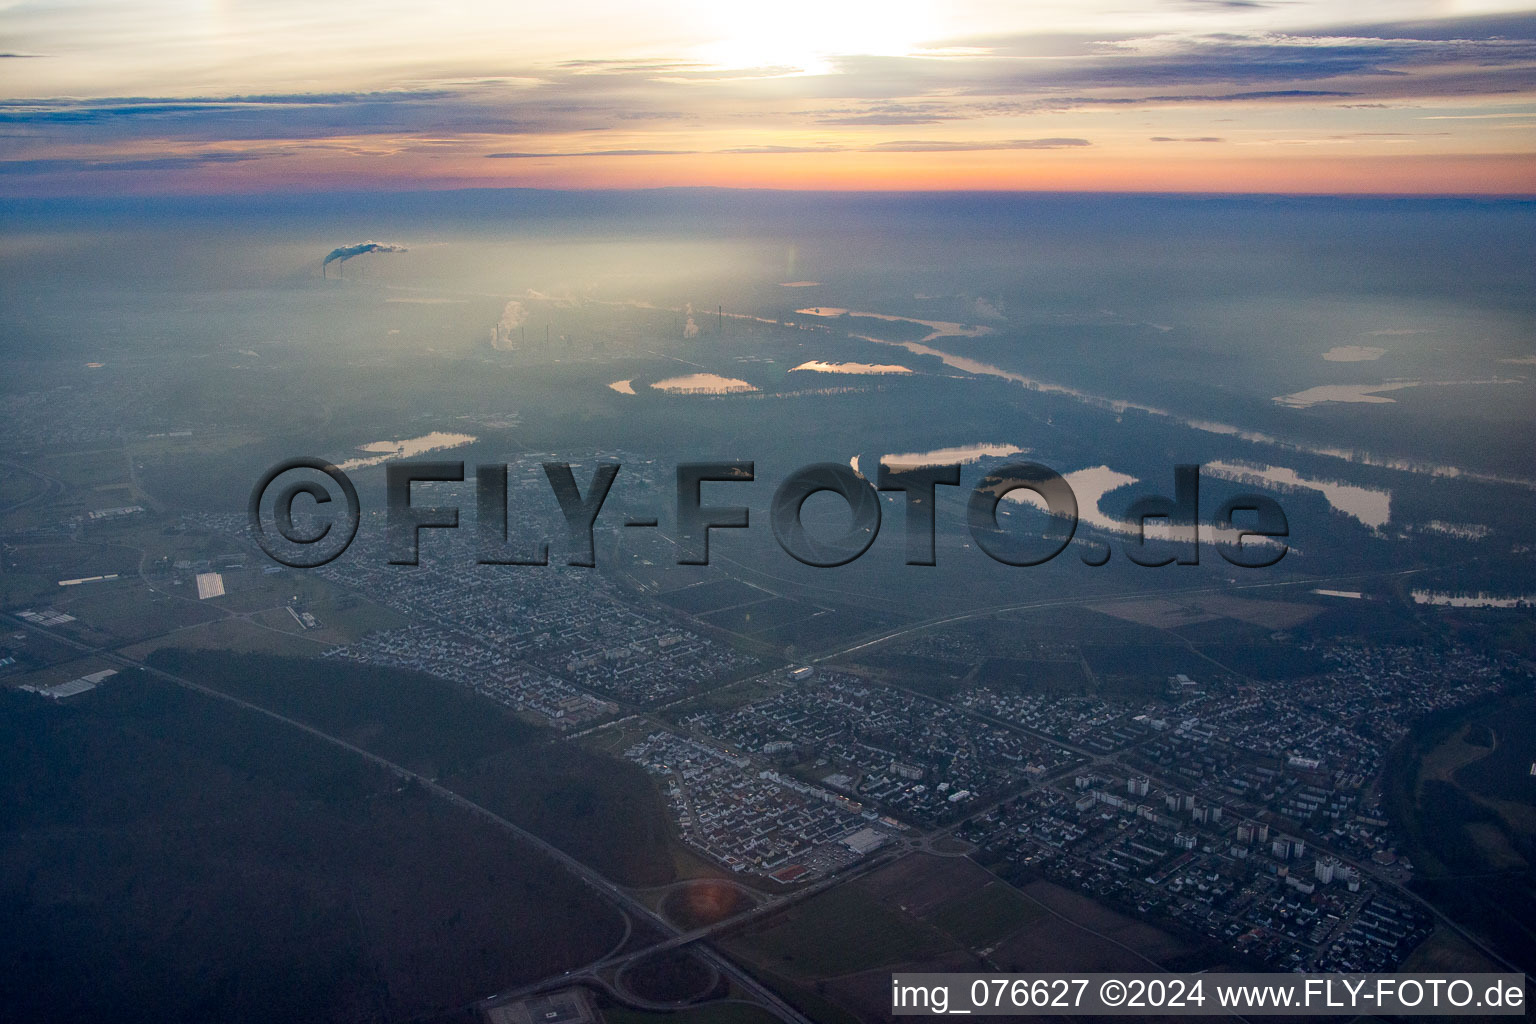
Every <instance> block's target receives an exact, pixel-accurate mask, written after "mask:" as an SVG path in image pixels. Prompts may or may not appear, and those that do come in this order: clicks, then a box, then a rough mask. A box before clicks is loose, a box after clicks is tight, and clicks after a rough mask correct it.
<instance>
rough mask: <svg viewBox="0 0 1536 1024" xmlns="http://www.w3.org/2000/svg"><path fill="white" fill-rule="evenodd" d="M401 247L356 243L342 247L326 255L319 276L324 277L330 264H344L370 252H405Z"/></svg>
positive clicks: (370, 242) (379, 243) (375, 243)
mask: <svg viewBox="0 0 1536 1024" xmlns="http://www.w3.org/2000/svg"><path fill="white" fill-rule="evenodd" d="M405 251H406V248H405V246H403V245H389V244H387V243H385V242H374V241H367V242H358V243H357V244H355V245H343V246H341V247H340V248H337V249H332V250H331V251H330V252H328V253H326V256H325V259H324V260H322V261H321V263H320V274H321V276H322V277H323V276H325V272H326V271H325V268H327V267H329V266H330V265H331V264H332V263H345V262H347V260H349V259H351V258H352V257H354V256H362V255H363V254H365V253H370V252H405Z"/></svg>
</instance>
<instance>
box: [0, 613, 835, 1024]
mask: <svg viewBox="0 0 1536 1024" xmlns="http://www.w3.org/2000/svg"><path fill="white" fill-rule="evenodd" d="M0 621H3V622H5V623H6V624H8V625H10V626H14V627H16V628H18V629H24V630H27V631H29V632H32V633H36V634H39V635H42V636H46V637H48V638H49V639H51V640H54V641H56V642H58V643H62V644H65V645H66V646H69V647H72V648H74V649H75V650H78V651H80V652H82V653H85V654H90V655H94V656H96V657H98V658H101V659H102V660H104V661H108V662H110V663H112V664H114V665H117V666H118V667H120V668H132V669H140V670H142V671H144V672H146V673H148V674H149V675H152V676H155V677H157V678H160V679H164V680H166V681H167V682H170V683H174V684H175V685H177V686H180V687H183V688H184V689H188V690H191V691H193V692H195V693H200V694H203V695H204V696H206V697H211V698H213V699H215V700H221V701H224V702H226V703H228V704H233V705H234V706H236V707H239V708H243V709H245V710H247V711H251V712H254V713H255V714H259V715H265V716H266V717H267V718H270V719H272V720H273V721H276V722H281V723H282V724H283V725H286V726H288V727H290V728H293V729H297V730H299V731H301V732H304V733H308V734H309V735H310V736H313V737H315V738H316V739H319V740H322V741H324V742H326V743H329V744H331V745H332V746H336V747H340V748H341V749H342V750H345V751H347V752H349V753H351V754H353V755H355V756H357V757H359V758H362V759H363V760H365V761H368V762H370V763H372V764H375V765H378V766H379V767H381V768H384V769H387V770H388V771H390V772H393V773H394V774H395V775H396V776H398V777H399V778H401V779H404V780H408V781H410V782H412V783H415V784H417V785H419V786H421V787H422V788H423V789H425V790H426V791H427V792H429V793H432V794H433V795H435V796H438V797H440V798H442V799H443V800H446V801H447V802H448V803H451V804H453V805H454V806H456V807H459V808H462V809H463V810H465V811H468V812H470V813H471V814H473V815H475V816H477V817H479V818H481V819H483V820H485V821H488V822H491V823H492V824H494V825H496V826H498V827H499V828H501V829H503V830H504V831H506V832H508V833H510V834H511V835H513V836H515V837H517V838H518V839H520V840H522V841H523V842H525V843H528V844H529V845H531V846H533V847H535V848H537V849H538V850H539V851H540V852H542V853H544V854H545V855H546V856H548V857H549V858H550V859H552V860H554V861H556V862H557V863H558V864H560V866H561V867H563V868H565V869H566V870H567V871H569V872H571V874H573V875H575V876H576V877H577V878H579V879H581V880H582V881H583V882H585V883H586V884H587V885H588V886H590V887H591V888H592V889H594V890H596V891H597V892H598V893H599V894H600V895H601V896H603V897H604V898H605V899H607V900H608V901H609V902H611V903H613V904H614V905H616V906H617V907H618V908H619V909H620V910H621V911H622V912H624V913H626V914H632V915H634V916H635V917H636V918H639V919H641V920H645V921H648V922H650V923H651V924H653V925H654V926H655V927H656V928H658V929H659V930H661V931H662V932H664V933H666V934H667V935H668V936H669V940H668V942H666V943H663V944H662V945H661V946H658V947H654V948H670V947H671V946H673V945H686V944H687V943H689V942H694V941H697V940H698V939H700V938H703V937H704V936H705V935H706V934H708V932H709V929H700V930H698V931H699V934H697V935H692V936H688V935H686V934H685V933H683V932H682V931H681V930H680V929H678V928H677V927H676V926H675V925H673V924H672V923H671V922H669V921H667V920H666V919H665V918H664V917H662V916H661V915H660V914H657V913H656V912H654V911H652V910H651V908H649V907H647V906H646V905H645V904H644V903H642V902H641V901H640V900H639V899H637V898H636V897H635V896H634V895H632V894H631V893H630V892H629V891H628V890H626V889H624V888H623V887H622V886H620V885H618V884H617V883H615V882H612V881H610V880H609V879H608V878H606V877H604V876H603V875H601V874H599V873H598V872H596V871H594V870H592V869H591V868H589V867H588V866H587V865H585V864H583V863H582V862H581V861H579V860H577V859H576V858H574V857H572V856H570V855H569V854H567V853H566V852H565V851H563V850H561V849H559V848H558V847H556V846H553V845H551V844H550V843H548V842H545V841H544V840H543V839H541V838H540V837H538V836H536V835H534V834H533V833H532V832H529V831H528V830H527V829H524V828H523V827H521V826H520V825H516V824H514V823H512V822H510V821H508V820H507V819H506V818H503V817H502V816H501V815H499V814H496V813H495V812H494V811H491V810H488V809H486V808H485V807H482V806H480V805H479V804H477V803H475V802H474V801H473V800H470V799H468V798H467V797H464V796H461V795H460V794H458V793H455V792H454V791H453V790H451V789H448V788H447V787H446V786H442V785H440V784H438V783H437V782H434V781H433V780H432V779H429V778H426V777H425V776H423V775H419V774H417V773H416V772H413V771H411V770H410V769H409V768H406V767H404V766H402V765H399V764H396V763H395V762H393V761H390V760H389V759H387V758H384V757H380V756H379V755H378V754H375V753H373V752H371V751H368V750H364V749H363V748H362V747H359V746H357V745H356V744H353V743H349V742H347V741H346V740H344V739H341V738H340V737H337V736H332V735H331V734H330V733H327V732H323V731H321V730H320V729H316V728H315V727H314V726H312V725H309V724H307V723H305V722H301V721H299V720H298V719H295V718H290V717H289V716H287V715H284V714H281V713H279V712H276V711H272V710H271V709H269V708H264V707H262V706H260V705H259V704H253V703H251V702H250V701H247V700H242V699H240V698H239V697H234V696H231V695H230V694H227V693H224V692H223V691H221V690H216V689H214V688H213V687H210V686H204V685H203V684H202V683H198V682H194V681H193V680H191V679H187V678H186V677H184V676H179V675H176V674H174V673H171V672H166V671H163V670H162V669H157V668H153V667H151V666H149V665H146V664H144V663H143V662H142V661H139V660H137V659H136V658H129V657H126V656H125V655H122V654H119V653H117V652H116V651H111V650H107V649H105V648H101V647H97V646H95V645H93V644H87V643H83V642H81V641H79V640H75V639H74V638H72V637H69V636H65V635H63V634H61V633H58V632H55V631H54V630H51V629H45V628H43V627H41V626H37V625H35V624H33V623H30V622H27V621H26V620H25V619H20V618H16V617H14V616H11V615H5V614H0ZM699 953H700V955H701V956H702V957H703V958H704V959H705V960H707V961H708V962H709V963H710V965H711V966H713V967H714V968H715V969H716V970H718V971H720V972H721V973H722V974H724V975H725V976H726V977H728V978H730V979H731V980H732V981H734V982H736V983H737V984H738V985H739V986H741V988H742V989H743V990H744V991H746V992H749V993H751V995H752V996H753V997H754V998H755V999H757V1000H758V1001H759V1002H761V1003H762V1004H763V1005H764V1006H766V1007H767V1008H768V1009H770V1010H771V1011H772V1012H773V1013H774V1014H775V1015H776V1016H778V1017H779V1018H780V1019H781V1020H783V1021H786V1022H788V1024H812V1022H811V1020H810V1018H808V1017H806V1016H805V1015H804V1014H802V1013H801V1012H800V1011H799V1010H797V1009H795V1008H794V1007H793V1006H791V1005H789V1003H787V1002H785V1001H784V1000H783V999H782V998H780V997H779V996H778V994H777V993H775V992H773V991H772V990H770V989H769V988H767V987H766V986H765V985H763V984H762V983H761V982H759V981H758V980H757V979H756V978H754V977H752V976H751V975H750V974H748V973H747V972H746V971H744V970H742V969H741V968H740V967H738V966H736V964H735V963H733V962H731V961H730V960H729V959H727V958H726V957H724V956H722V955H721V954H719V953H717V952H715V951H714V950H712V949H709V948H707V947H704V948H701V949H700V951H699ZM636 955H638V954H636ZM589 969H590V968H589ZM544 984H547V982H546V983H540V985H541V986H542V985H544ZM524 991H527V987H526V986H525V987H524V988H521V989H516V990H511V991H509V992H506V993H497V994H496V995H494V996H491V997H489V998H487V999H486V1000H484V1001H482V1004H481V1005H484V1006H492V1005H496V1004H498V1003H503V1002H508V1001H510V1000H512V999H514V998H516V993H517V992H524Z"/></svg>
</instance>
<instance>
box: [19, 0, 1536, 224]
mask: <svg viewBox="0 0 1536 1024" xmlns="http://www.w3.org/2000/svg"><path fill="white" fill-rule="evenodd" d="M0 9H3V14H0V75H3V81H0V96H3V97H4V99H3V100H0V120H3V122H4V128H3V138H4V142H3V145H0V195H9V196H68V195H118V194H125V193H126V194H133V193H146V194H177V193H193V194H195V193H244V192H256V193H259V192H271V191H277V190H282V191H289V190H293V189H308V190H328V189H418V188H428V189H432V188H461V187H498V186H524V187H526V186H535V187H555V188H637V187H654V186H684V185H721V186H741V187H767V188H814V189H1051V190H1058V189H1059V190H1127V191H1196V192H1201V191H1218V192H1387V193H1396V192H1410V193H1517V194H1532V193H1536V7H1533V5H1531V4H1530V3H1499V2H1496V0H1495V2H1487V3H1483V2H1475V0H1473V2H1451V0H1440V2H1426V0H1402V2H1392V3H1383V2H1379V0H1363V2H1326V0H1325V2H1319V0H1296V2H1279V0H1277V2H1266V0H1168V2H1152V0H1071V2H1054V0H1051V2H1042V3H1020V2H1016V0H954V2H943V0H932V2H930V0H880V2H863V0H856V2H839V0H779V2H775V3H772V4H745V3H731V2H716V3H711V2H707V0H675V2H671V3H620V2H616V0H577V2H569V3H551V4H538V5H532V4H512V3H504V2H489V0H459V2H453V0H448V2H443V3H435V4H423V3H415V2H413V3H395V2H380V3H372V4H358V3H313V2H309V3H297V2H289V0H262V2H240V0H187V2H163V3H134V2H123V0H75V2H46V3H28V2H22V3H3V2H0Z"/></svg>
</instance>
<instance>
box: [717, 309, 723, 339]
mask: <svg viewBox="0 0 1536 1024" xmlns="http://www.w3.org/2000/svg"><path fill="white" fill-rule="evenodd" d="M715 321H716V323H717V324H718V325H719V329H720V336H721V337H722V338H723V337H725V307H724V306H716V307H715Z"/></svg>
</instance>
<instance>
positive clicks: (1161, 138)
mask: <svg viewBox="0 0 1536 1024" xmlns="http://www.w3.org/2000/svg"><path fill="white" fill-rule="evenodd" d="M1151 141H1153V142H1226V141H1227V140H1226V139H1222V138H1217V137H1216V136H1215V135H1200V136H1196V137H1187V138H1182V139H1175V138H1170V137H1168V136H1167V135H1154V136H1152V140H1151Z"/></svg>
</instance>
